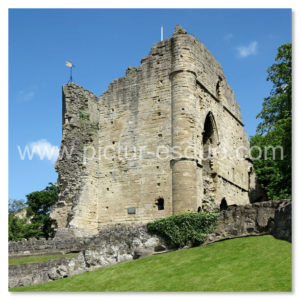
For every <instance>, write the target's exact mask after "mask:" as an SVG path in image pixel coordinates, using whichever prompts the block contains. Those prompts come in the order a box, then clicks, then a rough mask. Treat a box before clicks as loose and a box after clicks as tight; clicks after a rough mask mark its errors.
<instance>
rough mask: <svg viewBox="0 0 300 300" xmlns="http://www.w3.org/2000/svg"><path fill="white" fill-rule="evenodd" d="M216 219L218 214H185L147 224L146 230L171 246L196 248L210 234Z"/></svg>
mask: <svg viewBox="0 0 300 300" xmlns="http://www.w3.org/2000/svg"><path fill="white" fill-rule="evenodd" d="M217 219H218V213H208V212H205V213H186V214H182V215H175V216H171V217H168V218H165V219H161V220H158V221H154V222H151V223H148V224H147V228H148V230H149V231H150V232H152V233H154V234H157V235H159V236H161V237H162V238H164V239H165V240H166V241H167V242H168V243H169V244H170V245H172V246H175V247H183V246H185V245H192V246H196V245H200V244H201V243H203V241H204V238H205V236H206V235H207V234H208V233H210V232H212V230H213V229H214V226H215V225H216V222H217Z"/></svg>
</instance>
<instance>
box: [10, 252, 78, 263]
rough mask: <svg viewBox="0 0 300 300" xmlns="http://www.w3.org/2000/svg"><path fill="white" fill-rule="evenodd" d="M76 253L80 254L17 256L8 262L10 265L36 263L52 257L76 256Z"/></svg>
mask: <svg viewBox="0 0 300 300" xmlns="http://www.w3.org/2000/svg"><path fill="white" fill-rule="evenodd" d="M76 255H78V253H69V254H56V255H40V256H26V257H17V258H10V259H9V260H8V264H9V265H10V266H11V265H23V264H34V263H40V262H46V261H49V260H51V259H60V258H63V257H68V258H70V257H74V256H76Z"/></svg>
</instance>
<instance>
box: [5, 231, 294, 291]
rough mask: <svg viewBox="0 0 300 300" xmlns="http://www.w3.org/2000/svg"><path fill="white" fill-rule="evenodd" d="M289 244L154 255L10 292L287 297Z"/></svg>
mask: <svg viewBox="0 0 300 300" xmlns="http://www.w3.org/2000/svg"><path fill="white" fill-rule="evenodd" d="M291 289H292V245H291V243H289V242H286V241H281V240H277V239H275V238H273V237H272V236H270V235H265V236H257V237H253V236H252V237H244V238H238V239H231V240H226V241H222V242H218V243H213V244H210V245H205V246H201V247H195V248H191V249H186V250H181V251H173V252H169V253H165V254H160V255H153V256H150V257H145V258H141V259H137V260H132V261H128V262H124V263H121V264H116V265H113V266H109V267H106V268H100V269H98V270H95V271H91V272H85V273H82V274H79V275H75V276H71V277H68V278H64V279H59V280H54V281H50V282H45V283H42V284H37V285H32V286H25V287H19V288H12V289H10V291H15V292H23V291H24V292H25V291H28V292H124V291H127V292H134V291H135V292H284V291H285V292H291Z"/></svg>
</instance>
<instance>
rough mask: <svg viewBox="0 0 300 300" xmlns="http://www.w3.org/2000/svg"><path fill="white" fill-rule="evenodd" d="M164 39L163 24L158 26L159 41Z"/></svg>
mask: <svg viewBox="0 0 300 300" xmlns="http://www.w3.org/2000/svg"><path fill="white" fill-rule="evenodd" d="M163 39H164V28H163V26H162V25H161V27H160V41H161V42H162V41H163Z"/></svg>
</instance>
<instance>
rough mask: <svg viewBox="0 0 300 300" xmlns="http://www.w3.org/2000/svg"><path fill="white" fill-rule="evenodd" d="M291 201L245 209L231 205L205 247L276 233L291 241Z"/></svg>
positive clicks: (261, 204) (222, 215)
mask: <svg viewBox="0 0 300 300" xmlns="http://www.w3.org/2000/svg"><path fill="white" fill-rule="evenodd" d="M291 213H292V204H291V200H289V199H283V200H278V201H277V200H273V201H265V202H257V203H253V204H248V205H241V206H235V205H232V206H229V207H228V208H227V209H226V210H224V211H222V212H221V214H220V217H219V220H218V225H217V228H216V230H215V231H214V232H213V233H212V234H210V235H209V236H208V237H207V239H206V241H205V244H209V243H213V242H217V241H221V240H226V239H232V238H237V237H243V236H251V235H264V234H272V235H274V236H275V237H276V238H280V239H284V240H287V241H289V242H291V240H292V238H291V236H292V229H291V222H292V215H291Z"/></svg>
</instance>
